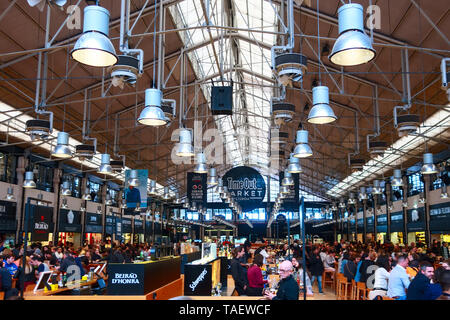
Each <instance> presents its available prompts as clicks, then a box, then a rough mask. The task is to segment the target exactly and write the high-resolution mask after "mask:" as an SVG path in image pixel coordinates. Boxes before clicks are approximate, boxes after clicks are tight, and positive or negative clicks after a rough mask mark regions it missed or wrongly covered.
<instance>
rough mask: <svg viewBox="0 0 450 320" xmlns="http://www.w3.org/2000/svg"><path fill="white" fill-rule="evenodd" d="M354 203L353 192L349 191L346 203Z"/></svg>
mask: <svg viewBox="0 0 450 320" xmlns="http://www.w3.org/2000/svg"><path fill="white" fill-rule="evenodd" d="M355 203H356V200H355V194H354V193H353V192H350V194H349V197H348V204H355Z"/></svg>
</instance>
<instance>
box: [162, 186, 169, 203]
mask: <svg viewBox="0 0 450 320" xmlns="http://www.w3.org/2000/svg"><path fill="white" fill-rule="evenodd" d="M163 199H164V200H169V199H170V195H169V187H164V195H163Z"/></svg>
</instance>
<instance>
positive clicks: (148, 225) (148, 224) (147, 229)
mask: <svg viewBox="0 0 450 320" xmlns="http://www.w3.org/2000/svg"><path fill="white" fill-rule="evenodd" d="M152 233H153V223H152V222H151V221H150V220H146V221H145V234H147V235H151V234H152Z"/></svg>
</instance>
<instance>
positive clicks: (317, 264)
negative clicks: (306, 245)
mask: <svg viewBox="0 0 450 320" xmlns="http://www.w3.org/2000/svg"><path fill="white" fill-rule="evenodd" d="M309 263H310V266H309V271H310V272H311V285H313V284H314V280H315V279H316V278H317V287H318V288H319V293H321V294H324V293H323V292H322V274H323V271H324V267H323V262H322V259H321V258H320V255H319V248H317V247H316V248H314V250H313V252H312V254H311V256H310V257H309Z"/></svg>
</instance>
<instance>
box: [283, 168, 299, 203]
mask: <svg viewBox="0 0 450 320" xmlns="http://www.w3.org/2000/svg"><path fill="white" fill-rule="evenodd" d="M283 179H284V171H281V172H280V187H281V182H282V181H283ZM292 179H293V180H294V185H292V186H288V188H289V193H288V194H286V195H285V197H284V199H283V202H282V204H281V209H282V210H293V211H298V207H299V206H300V198H299V188H300V182H299V174H298V173H292Z"/></svg>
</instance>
